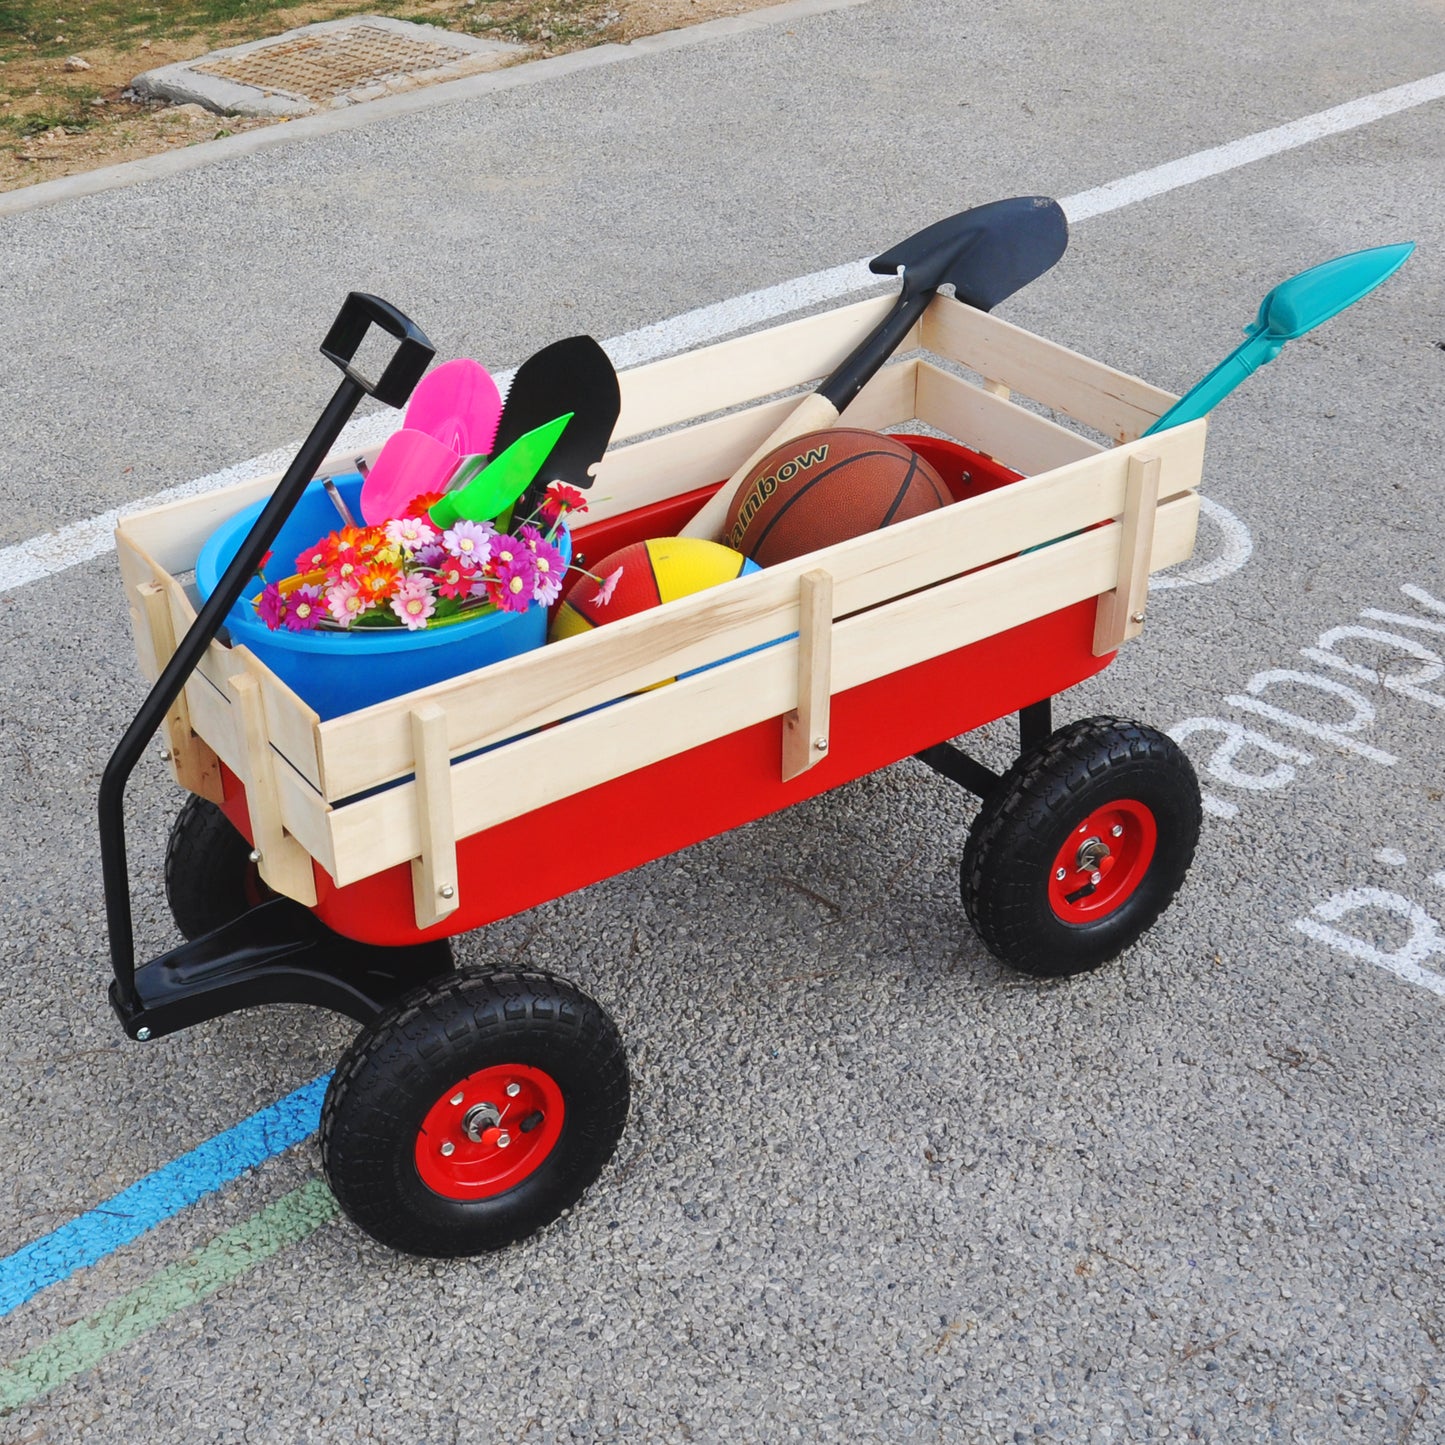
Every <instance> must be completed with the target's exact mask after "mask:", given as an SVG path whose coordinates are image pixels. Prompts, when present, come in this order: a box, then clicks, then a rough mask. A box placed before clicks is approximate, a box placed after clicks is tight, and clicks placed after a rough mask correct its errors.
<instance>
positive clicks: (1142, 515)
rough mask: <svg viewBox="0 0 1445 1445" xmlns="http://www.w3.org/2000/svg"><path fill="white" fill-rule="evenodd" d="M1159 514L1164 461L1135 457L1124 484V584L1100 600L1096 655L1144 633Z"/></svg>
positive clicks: (1121, 555)
mask: <svg viewBox="0 0 1445 1445" xmlns="http://www.w3.org/2000/svg"><path fill="white" fill-rule="evenodd" d="M1158 510H1159V458H1158V457H1150V456H1137V455H1136V456H1132V457H1130V458H1129V470H1128V473H1127V475H1126V477H1125V481H1124V516H1123V518H1122V520H1121V523H1120V527H1119V581H1118V584H1117V585H1116V586H1115V587H1114V589H1113V590H1112V591H1110V592H1105V593H1103V594H1102V595H1101V596H1100V598H1099V608H1098V611H1097V612H1096V613H1095V614H1094V656H1095V657H1103V656H1104V655H1105V654H1106V653H1109V652H1114V651H1116V650H1117V649H1118V648H1119V646H1120V645H1121V644H1122V643H1125V642H1127V641H1128V640H1129V639H1130V638H1131V637H1138V635H1139V634H1140V633H1141V632H1142V631H1143V630H1144V605H1145V601H1146V599H1147V598H1148V596H1149V558H1150V556H1151V554H1152V553H1153V551H1154V518H1155V515H1156V514H1157V512H1158Z"/></svg>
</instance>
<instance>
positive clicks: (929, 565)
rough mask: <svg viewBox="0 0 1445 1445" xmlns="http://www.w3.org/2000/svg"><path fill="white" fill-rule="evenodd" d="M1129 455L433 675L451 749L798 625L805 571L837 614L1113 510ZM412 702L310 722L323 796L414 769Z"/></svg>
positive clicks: (1104, 457) (1155, 440)
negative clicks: (827, 590) (826, 582)
mask: <svg viewBox="0 0 1445 1445" xmlns="http://www.w3.org/2000/svg"><path fill="white" fill-rule="evenodd" d="M1190 426H1192V427H1194V428H1195V430H1193V431H1191V430H1190V428H1189V427H1178V428H1175V429H1174V430H1172V431H1170V432H1168V433H1165V434H1162V435H1161V436H1158V437H1151V438H1149V439H1148V443H1147V445H1148V447H1149V450H1150V451H1151V453H1157V454H1158V455H1159V457H1160V463H1161V478H1162V480H1163V483H1164V487H1165V492H1166V494H1172V493H1175V492H1180V491H1186V490H1188V489H1189V488H1191V487H1194V486H1197V485H1198V481H1199V476H1200V471H1201V469H1202V465H1203V439H1204V433H1203V427H1202V424H1201V423H1191V424H1190ZM1135 445H1136V446H1140V445H1145V443H1136V444H1135ZM1130 455H1131V451H1130V449H1129V448H1120V449H1116V450H1113V451H1107V452H1099V453H1097V454H1095V455H1093V456H1090V457H1086V458H1084V459H1083V460H1081V461H1078V462H1074V463H1071V464H1070V465H1069V466H1067V467H1062V468H1059V469H1058V470H1057V471H1054V472H1052V473H1050V474H1048V475H1045V476H1040V477H1033V478H1030V479H1028V480H1026V481H1023V482H1018V483H1016V484H1014V485H1013V486H1011V487H1007V488H1004V489H1002V490H1000V491H996V492H990V493H988V494H986V495H984V496H981V497H975V498H973V499H971V500H969V501H966V502H960V503H957V504H955V505H954V506H951V507H945V508H943V509H942V510H940V511H937V512H933V513H929V514H927V515H926V516H923V517H917V518H914V519H913V520H911V521H908V522H904V523H901V524H899V525H897V526H894V527H888V528H886V529H884V530H883V531H881V532H874V533H871V534H869V535H868V536H865V537H856V538H854V539H852V540H851V541H848V542H842V543H839V544H838V545H837V546H835V547H829V548H826V549H824V550H823V551H820V552H813V553H810V554H808V555H807V556H806V557H800V558H798V559H796V560H795V561H792V562H786V563H783V564H781V565H780V566H776V567H770V568H768V569H766V570H765V571H762V572H758V573H754V574H753V575H751V576H749V577H744V578H739V579H738V580H737V581H736V582H730V583H728V585H727V586H726V587H724V588H716V589H711V590H709V591H706V592H700V593H696V594H694V595H693V596H691V597H684V598H680V599H678V600H677V601H675V602H670V603H668V604H667V605H666V606H665V607H661V608H657V609H654V610H653V611H650V612H647V613H643V614H640V615H638V616H635V617H630V618H623V619H619V620H618V621H617V622H614V623H609V624H608V625H607V626H606V627H602V628H598V629H596V630H595V631H593V632H591V633H588V634H585V635H583V636H581V637H574V638H569V639H567V640H566V641H564V642H558V643H552V644H549V645H548V646H547V647H544V648H542V649H541V650H540V651H539V652H532V653H527V654H525V655H523V656H522V657H517V658H512V659H509V660H508V661H506V662H501V663H497V664H495V665H494V666H492V667H489V668H486V669H485V670H483V671H482V672H479V673H475V674H472V675H470V676H467V677H462V678H457V679H454V680H453V681H451V682H447V683H442V684H439V685H438V686H437V687H435V688H431V689H428V692H427V697H428V699H429V700H431V701H435V702H438V703H440V704H441V705H442V706H443V707H445V708H446V710H447V715H448V720H449V723H450V728H451V733H450V736H451V746H452V750H453V753H460V752H466V751H470V750H472V749H474V748H477V747H482V746H485V745H487V744H488V743H492V742H496V741H499V740H501V739H503V738H507V737H511V736H515V735H516V734H518V733H521V732H525V731H529V730H531V729H533V728H538V727H542V726H544V725H546V724H547V723H549V722H555V721H557V720H558V719H561V718H564V717H567V716H569V715H571V714H572V713H575V712H579V711H581V710H582V709H584V708H588V707H593V706H596V705H597V704H599V703H602V702H607V701H609V700H611V699H613V698H616V697H619V696H621V695H623V694H626V693H628V692H632V691H635V690H636V689H638V688H641V687H645V686H648V685H650V684H652V683H655V682H658V681H661V680H662V679H664V678H668V677H674V676H676V675H677V674H678V673H681V672H687V671H690V670H691V669H693V668H695V667H701V666H705V665H707V664H708V663H712V662H716V661H718V660H719V659H721V658H725V657H730V656H732V655H733V654H734V653H737V652H741V651H744V650H746V649H747V648H750V647H758V646H761V645H763V644H765V643H767V642H770V641H772V640H773V639H775V638H778V637H782V636H786V635H787V634H788V633H790V632H793V631H796V630H797V627H798V596H799V579H800V578H801V576H802V575H803V573H805V572H808V571H811V570H813V569H814V568H820V567H821V568H823V569H825V570H826V571H827V572H828V573H829V574H830V575H831V576H832V578H833V589H834V612H835V615H837V616H846V615H847V614H849V613H852V612H856V611H859V610H860V609H862V608H865V607H872V606H875V605H876V604H878V603H880V602H883V601H886V600H888V599H889V598H891V597H895V596H898V595H900V594H902V593H905V592H909V591H912V590H915V589H917V588H920V587H926V586H929V585H931V584H932V583H935V582H937V581H939V580H941V579H943V578H947V577H951V576H955V575H957V574H959V573H961V572H964V571H967V570H969V569H971V568H975V567H980V566H983V565H985V564H986V563H989V562H992V561H995V560H996V559H998V558H1001V557H1007V556H1009V555H1010V554H1011V553H1013V552H1017V551H1020V550H1022V549H1023V548H1025V547H1029V546H1033V545H1036V544H1038V543H1040V542H1045V541H1049V540H1051V539H1052V538H1055V537H1058V536H1061V535H1063V534H1064V533H1067V532H1070V531H1076V530H1078V529H1079V528H1081V527H1086V526H1089V525H1090V524H1092V523H1094V522H1098V521H1102V520H1104V519H1106V518H1112V517H1117V516H1119V515H1120V514H1121V513H1122V512H1123V508H1124V488H1125V479H1126V475H1127V471H1128V463H1129V457H1130ZM1112 585H1113V584H1112V582H1111V583H1110V586H1112ZM792 704H793V700H792V699H790V700H789V701H788V703H787V706H788V707H791V706H792ZM410 706H411V702H410V701H408V700H406V699H399V700H394V701H392V702H384V703H378V704H377V705H376V706H374V707H371V708H367V709H365V710H363V711H361V712H355V713H350V714H348V715H346V716H344V717H339V718H333V719H331V720H330V721H328V722H324V723H322V724H321V725H320V726H319V728H318V730H317V736H318V739H319V750H320V759H321V774H322V778H323V780H324V788H323V791H324V792H325V795H326V796H327V798H329V799H330V800H331V801H333V802H336V801H340V800H342V799H345V798H349V797H351V796H353V795H355V794H356V793H359V792H362V791H364V790H365V789H367V788H371V787H375V786H377V785H379V784H381V783H385V782H388V781H390V780H392V779H394V778H397V777H401V776H404V775H406V774H407V773H409V772H410V771H411V756H412V755H411V737H410V724H409V723H408V721H407V712H408V709H409V707H410ZM782 710H783V709H780V710H779V711H782Z"/></svg>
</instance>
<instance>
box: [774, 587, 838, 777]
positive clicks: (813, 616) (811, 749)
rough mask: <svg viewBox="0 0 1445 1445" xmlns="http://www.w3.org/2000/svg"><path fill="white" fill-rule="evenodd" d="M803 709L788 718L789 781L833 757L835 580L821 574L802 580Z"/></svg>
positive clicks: (786, 758) (800, 692)
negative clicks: (830, 751)
mask: <svg viewBox="0 0 1445 1445" xmlns="http://www.w3.org/2000/svg"><path fill="white" fill-rule="evenodd" d="M798 585H799V598H798V705H797V707H796V708H794V709H793V711H792V712H790V713H788V714H787V715H786V716H785V717H784V718H783V781H784V782H787V781H788V779H789V778H796V777H797V776H798V774H799V773H805V772H807V770H808V769H809V768H811V767H812V766H813V765H814V764H815V763H821V762H822V761H823V759H824V758H825V757H827V755H828V746H829V739H828V715H829V699H830V698H831V696H832V684H833V578H832V575H831V574H830V573H827V572H824V571H822V570H821V569H819V570H817V571H813V572H804V573H803V575H802V577H800V578H799V579H798Z"/></svg>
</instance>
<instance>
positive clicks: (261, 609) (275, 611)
mask: <svg viewBox="0 0 1445 1445" xmlns="http://www.w3.org/2000/svg"><path fill="white" fill-rule="evenodd" d="M256 615H257V616H258V617H259V618H260V619H261V621H262V622H264V623H265V624H266V626H267V627H269V628H270V629H271V631H272V632H275V631H276V629H277V628H278V627H280V625H281V624H282V623H283V622H284V621H285V620H286V599H285V597H284V596H282V593H281V587H280V584H279V583H276V582H268V583H267V584H266V585H265V586H264V587H263V588H262V589H261V595H260V596H259V597H258V598H257V599H256Z"/></svg>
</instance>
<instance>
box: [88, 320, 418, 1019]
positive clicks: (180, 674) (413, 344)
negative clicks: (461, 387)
mask: <svg viewBox="0 0 1445 1445" xmlns="http://www.w3.org/2000/svg"><path fill="white" fill-rule="evenodd" d="M373 325H376V326H379V327H381V329H382V330H383V331H386V332H387V333H388V334H389V335H391V336H394V337H396V338H397V341H398V343H399V344H398V346H397V348H396V352H395V354H394V355H393V356H392V357H391V359H390V360H389V361H388V362H387V364H386V366H385V368H384V369H383V371H382V373H381V376H380V377H379V378H378V379H377V380H376V381H374V382H373V381H369V380H367V378H366V377H364V376H363V375H361V373H360V372H358V371H357V370H356V368H355V366H353V364H352V363H353V361H354V359H355V357H356V353H357V351H358V350H359V349H360V347H361V344H362V342H363V341H364V340H365V339H366V333H367V331H368V330H369V329H370V328H371V327H372V326H373ZM321 353H322V355H323V356H325V357H326V359H327V360H328V361H331V362H333V363H334V364H335V365H337V366H339V367H340V368H341V371H342V373H343V375H342V380H341V384H340V386H338V387H337V388H336V394H335V395H334V396H333V397H332V398H331V400H330V401H329V402H328V403H327V405H326V409H325V411H323V412H322V413H321V416H320V417H319V418H318V420H317V422H316V425H315V426H313V427H312V428H311V433H310V435H309V436H308V437H307V438H306V440H305V441H304V442H303V443H302V444H301V449H300V450H299V451H298V452H297V453H296V456H295V458H294V459H293V461H292V463H291V465H290V466H289V467H288V468H287V469H286V472H285V475H284V476H283V477H282V478H281V480H280V481H279V482H278V483H277V485H276V490H275V491H274V492H273V493H272V494H271V499H270V501H268V502H267V503H266V505H265V507H264V508H262V510H261V515H260V516H259V517H257V518H256V522H255V525H254V526H253V527H252V528H251V530H250V531H249V532H248V533H247V534H246V538H245V540H244V541H243V542H242V543H241V545H240V548H239V549H238V550H237V552H236V555H235V556H234V557H233V558H232V559H231V565H230V566H229V567H227V568H226V570H225V572H224V573H223V574H222V576H221V579H220V581H219V582H218V583H217V584H216V590H215V591H214V592H212V593H211V595H210V597H208V598H207V599H206V602H205V604H204V606H202V608H201V610H200V613H199V614H198V615H197V617H196V620H195V621H194V622H193V623H192V624H191V625H190V627H189V629H188V630H187V632H186V635H185V636H184V637H183V638H182V639H181V641H180V644H179V645H178V646H177V648H176V650H175V652H174V653H173V654H172V655H171V659H170V661H169V662H168V663H167V664H166V665H165V667H164V668H163V669H162V671H161V675H160V676H159V677H158V678H157V679H156V681H155V684H154V686H152V688H151V690H150V692H149V693H147V694H146V699H145V701H144V702H143V703H142V704H141V705H140V710H139V711H138V712H137V713H136V715H135V717H134V718H133V719H132V720H131V724H130V726H129V727H128V728H127V729H126V730H125V734H124V735H123V736H122V738H121V740H120V742H119V743H118V744H117V745H116V749H115V752H114V753H112V754H111V758H110V761H109V762H108V763H107V764H106V767H105V772H104V773H103V774H102V775H101V780H100V794H99V798H98V805H99V823H100V868H101V879H102V881H103V883H104V885H105V917H106V926H107V928H108V930H109V933H110V961H111V967H112V969H113V970H114V971H115V978H116V987H117V990H118V993H119V997H120V1000H121V1001H122V1002H124V1003H125V1004H127V1005H131V1004H134V1002H135V997H136V994H135V929H134V920H133V918H132V916H131V907H130V873H129V870H128V868H127V865H126V848H125V785H126V782H127V781H128V780H129V778H130V775H131V773H132V772H133V771H134V770H135V765H136V763H137V762H139V761H140V756H141V754H142V752H144V751H145V748H146V746H147V744H148V743H149V742H150V740H151V739H152V738H153V737H154V736H155V734H156V730H157V729H158V728H159V727H160V725H161V723H162V722H163V721H164V719H165V716H166V714H167V713H168V712H169V711H170V708H171V704H172V703H174V702H175V700H176V698H177V697H178V696H179V695H180V691H181V689H182V688H183V687H184V686H185V685H186V680H187V679H188V678H189V677H190V675H191V673H192V672H194V671H195V668H196V664H197V663H198V662H199V661H200V660H201V657H202V655H203V654H204V652H205V650H206V648H207V647H209V646H210V644H211V640H212V638H214V637H215V635H216V633H217V632H218V631H220V628H221V624H222V623H223V622H224V621H225V618H226V614H227V613H228V612H229V611H230V610H231V608H232V606H233V605H234V604H235V602H236V599H237V598H239V597H240V595H241V593H242V592H244V591H245V590H246V584H247V583H248V582H249V581H250V580H251V578H252V577H253V576H254V575H255V573H256V568H257V567H258V566H259V565H260V563H261V559H262V558H263V557H264V556H265V555H266V552H267V550H268V549H269V548H270V546H271V544H272V542H274V541H275V540H276V534H277V533H278V532H279V531H280V530H281V528H282V526H283V525H284V524H285V521H286V519H287V517H289V516H290V515H291V512H292V510H293V508H294V507H295V506H296V503H297V502H298V501H299V500H300V498H301V494H302V493H303V492H304V491H305V490H306V487H307V484H308V483H309V482H310V481H311V479H312V478H313V477H314V476H315V475H316V473H317V470H318V469H319V468H320V466H321V463H322V462H323V461H325V459H326V456H327V453H328V452H330V451H331V449H332V447H333V446H335V444H336V439H337V437H338V436H340V434H341V429H342V427H344V426H345V425H346V423H347V421H348V420H350V417H351V414H352V412H354V411H355V410H356V408H357V405H358V404H359V403H360V401H361V398H362V397H363V396H374V397H375V398H376V399H377V400H378V401H381V402H385V403H386V405H388V406H394V407H400V406H404V405H405V404H406V402H407V399H408V398H409V397H410V396H411V393H412V390H413V388H414V387H415V386H416V384H417V382H418V381H420V380H421V377H422V373H423V372H425V371H426V369H427V367H428V366H429V365H430V364H431V361H432V358H433V356H435V355H436V351H435V348H434V347H433V346H432V344H431V342H430V341H428V340H427V338H426V336H425V334H424V333H423V332H422V331H421V329H420V328H419V327H418V326H417V325H416V323H415V322H413V321H412V320H410V319H409V318H408V317H407V316H405V315H404V314H403V313H402V312H400V311H398V310H397V309H396V307H395V306H393V305H391V303H390V302H388V301H383V300H382V299H381V298H380V297H379V296H369V295H367V294H366V293H364V292H361V291H353V292H351V293H350V295H348V296H347V298H346V300H345V301H344V302H343V303H342V307H341V310H340V311H339V312H338V313H337V316H336V320H335V321H333V322H332V324H331V329H330V330H329V331H328V332H327V333H326V339H325V340H324V341H323V342H322V343H321Z"/></svg>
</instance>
